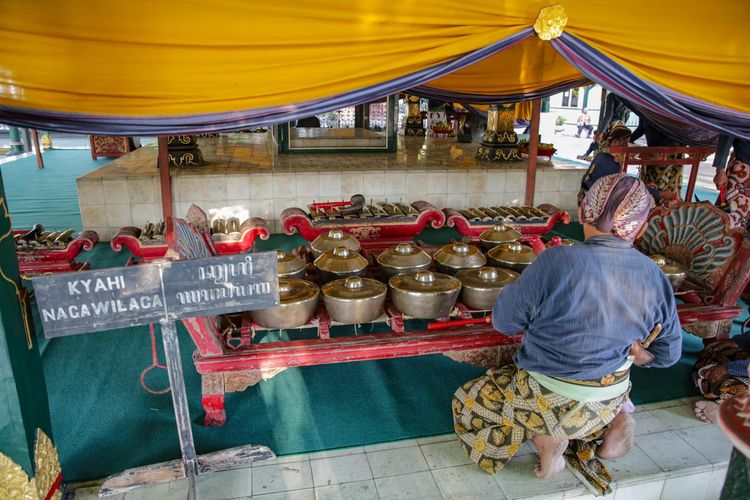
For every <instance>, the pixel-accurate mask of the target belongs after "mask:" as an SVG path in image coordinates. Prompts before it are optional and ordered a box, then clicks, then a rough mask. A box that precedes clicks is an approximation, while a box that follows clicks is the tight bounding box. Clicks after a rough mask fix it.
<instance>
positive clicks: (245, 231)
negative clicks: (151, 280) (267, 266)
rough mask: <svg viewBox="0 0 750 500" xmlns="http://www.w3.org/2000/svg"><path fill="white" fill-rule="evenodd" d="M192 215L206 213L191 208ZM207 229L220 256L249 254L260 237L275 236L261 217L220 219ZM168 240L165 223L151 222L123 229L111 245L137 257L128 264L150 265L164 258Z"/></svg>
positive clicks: (196, 207)
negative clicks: (137, 262) (142, 263)
mask: <svg viewBox="0 0 750 500" xmlns="http://www.w3.org/2000/svg"><path fill="white" fill-rule="evenodd" d="M191 213H201V214H203V216H205V212H204V211H203V210H202V209H201V208H200V207H198V206H197V205H192V206H191V207H190V209H189V210H188V215H187V217H188V218H189V217H190V216H191V215H190V214H191ZM207 229H208V232H209V234H210V236H211V239H212V240H213V241H214V244H215V246H216V250H217V251H218V253H219V255H230V254H235V253H241V252H245V251H247V250H249V249H251V248H252V247H253V244H254V243H255V238H256V237H260V239H262V240H267V239H268V237H269V236H270V234H271V233H270V232H269V231H268V224H267V223H266V221H265V220H263V219H261V218H260V217H250V218H249V219H245V220H244V221H243V222H241V223H240V220H239V219H238V218H237V217H229V218H222V217H217V218H215V219H214V220H213V221H211V222H210V224H207ZM168 236H169V229H168V228H167V225H166V224H165V222H164V221H160V222H157V223H152V222H149V221H147V222H146V223H145V224H144V225H143V226H141V227H135V226H125V227H121V228H120V229H119V230H118V231H117V233H116V234H115V235H114V237H113V238H112V241H111V243H110V245H111V246H112V250H114V251H115V252H120V251H122V249H123V248H127V249H128V250H129V251H130V253H132V254H133V257H132V258H131V259H130V260H129V261H128V264H133V263H135V262H136V260H135V258H138V259H140V261H146V262H147V261H151V260H156V259H161V258H163V257H164V255H165V254H166V253H167V248H168V242H167V239H168Z"/></svg>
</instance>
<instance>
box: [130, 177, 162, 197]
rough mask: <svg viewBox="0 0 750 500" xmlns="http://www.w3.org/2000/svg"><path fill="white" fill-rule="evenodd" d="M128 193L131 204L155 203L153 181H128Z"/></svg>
mask: <svg viewBox="0 0 750 500" xmlns="http://www.w3.org/2000/svg"><path fill="white" fill-rule="evenodd" d="M127 182H128V193H129V194H130V200H129V201H130V202H131V203H153V202H154V201H156V198H155V196H154V183H153V182H152V181H151V179H128V181H127Z"/></svg>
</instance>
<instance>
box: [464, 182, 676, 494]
mask: <svg viewBox="0 0 750 500" xmlns="http://www.w3.org/2000/svg"><path fill="white" fill-rule="evenodd" d="M653 205H654V201H653V198H652V197H651V195H650V194H649V192H648V190H647V188H646V185H645V184H644V183H643V182H642V181H640V180H638V179H636V178H634V177H630V176H627V175H624V174H614V175H610V176H606V177H603V178H601V179H599V180H598V181H596V182H595V183H594V184H593V186H592V187H591V189H589V190H588V192H587V193H586V196H585V198H584V199H583V203H582V204H581V207H580V208H579V214H578V217H579V220H580V221H581V222H582V224H583V229H584V235H585V241H584V243H583V244H581V245H574V246H565V247H563V246H560V247H554V248H550V249H548V250H545V251H544V252H542V253H541V254H539V256H538V257H537V259H536V261H535V262H534V263H533V264H531V265H530V266H529V267H527V268H526V270H525V271H524V272H523V274H521V276H520V278H519V279H518V280H517V281H516V282H515V283H513V284H511V285H508V286H507V287H506V288H505V289H504V290H503V292H502V293H501V294H500V295H499V296H498V298H497V299H496V302H495V305H494V308H493V311H492V322H493V326H494V327H495V329H497V330H498V331H499V332H502V333H504V334H516V333H517V332H519V331H524V332H525V334H524V337H523V341H522V343H521V346H520V349H519V351H518V353H517V354H516V355H515V357H514V361H515V362H514V363H513V364H510V365H507V366H503V367H500V368H493V369H490V370H489V371H488V372H487V374H486V375H484V376H482V377H479V378H477V379H474V380H470V381H469V382H467V383H466V384H464V385H463V386H462V387H460V388H459V389H458V390H457V391H456V393H455V395H454V397H453V402H452V410H453V419H454V425H455V431H456V434H457V435H458V438H459V439H460V441H461V444H462V445H463V447H464V449H465V450H466V452H467V453H468V454H469V457H470V458H471V459H472V460H473V461H474V462H475V463H477V464H478V465H479V467H481V468H482V469H483V470H485V471H487V472H489V473H495V472H497V471H499V470H500V469H502V468H503V466H504V465H505V464H506V463H507V462H508V461H509V460H510V459H511V458H512V457H513V455H514V454H515V453H516V452H517V451H518V450H519V448H520V447H521V445H522V444H523V443H524V441H526V440H528V439H531V440H532V441H533V442H534V444H535V445H536V447H537V448H538V450H539V455H540V461H539V463H538V465H537V471H536V473H537V476H539V477H544V476H547V475H551V474H555V473H557V472H559V471H561V470H562V469H563V468H564V467H565V460H564V458H563V454H564V453H565V459H567V461H568V463H569V465H571V467H573V468H574V470H575V471H576V472H577V473H579V474H580V475H581V476H582V477H584V478H585V479H586V480H587V482H588V483H589V485H590V486H591V487H592V488H593V489H595V490H596V491H597V492H599V493H605V492H607V491H610V488H609V482H610V481H611V476H610V475H609V473H608V472H607V470H606V469H605V468H604V467H603V466H602V464H601V463H600V462H599V461H598V460H597V456H598V457H600V458H615V457H618V456H622V455H624V454H625V453H627V452H628V451H629V450H630V448H631V447H632V445H633V432H634V422H633V419H632V418H631V417H630V415H629V414H628V413H626V412H624V411H622V410H623V408H624V407H625V405H626V403H627V402H628V395H629V392H630V380H629V371H630V366H631V363H633V362H634V363H636V364H639V365H644V366H649V367H651V366H653V367H667V366H671V365H673V364H674V363H676V362H677V361H678V360H679V358H680V354H681V350H682V336H681V328H680V323H679V319H678V317H677V310H676V307H675V299H674V293H673V291H672V287H671V285H670V283H669V280H668V279H667V277H666V276H665V275H664V273H663V272H661V270H660V269H659V267H658V266H656V264H654V262H653V261H652V260H651V259H650V258H649V257H647V256H646V255H643V254H641V253H640V252H638V251H637V250H636V249H635V248H633V241H634V240H635V239H636V237H637V236H638V235H639V234H640V233H642V232H643V230H644V228H645V223H646V220H647V218H648V213H649V211H650V210H651V208H652V207H653ZM657 325H661V334H660V335H659V336H657V337H656V339H655V340H653V343H652V344H651V345H650V347H649V348H648V350H646V349H645V348H644V347H643V345H642V342H643V341H645V340H646V339H647V338H649V335H650V333H651V332H652V331H653V330H655V327H656V326H657ZM598 440H601V444H600V445H598ZM597 445H598V446H597Z"/></svg>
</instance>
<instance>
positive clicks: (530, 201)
mask: <svg viewBox="0 0 750 500" xmlns="http://www.w3.org/2000/svg"><path fill="white" fill-rule="evenodd" d="M541 111H542V100H541V99H532V100H531V130H530V131H529V133H530V135H531V136H530V137H529V166H528V167H527V168H526V196H524V199H523V200H524V201H523V203H524V205H526V206H529V207H531V206H534V188H535V186H536V161H537V153H538V151H539V116H540V114H541Z"/></svg>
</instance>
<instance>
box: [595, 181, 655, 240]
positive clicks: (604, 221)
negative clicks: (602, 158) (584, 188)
mask: <svg viewBox="0 0 750 500" xmlns="http://www.w3.org/2000/svg"><path fill="white" fill-rule="evenodd" d="M653 206H654V198H653V197H652V196H651V193H649V192H648V189H647V188H646V185H645V184H644V183H643V182H642V181H641V180H639V179H636V178H635V177H631V176H629V175H626V174H612V175H607V176H605V177H602V178H601V179H599V180H598V181H596V182H595V183H594V185H593V186H591V189H589V190H588V192H587V193H586V196H585V197H584V198H583V201H582V202H581V222H584V223H586V224H590V225H592V226H594V227H595V228H596V229H598V230H599V231H601V232H603V233H612V234H614V235H615V236H617V237H618V238H620V239H623V240H625V241H630V242H632V241H633V240H635V238H636V236H637V235H638V231H639V230H640V229H641V227H642V226H643V224H644V223H645V222H646V220H647V219H648V214H649V212H650V211H651V209H652V208H653Z"/></svg>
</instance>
